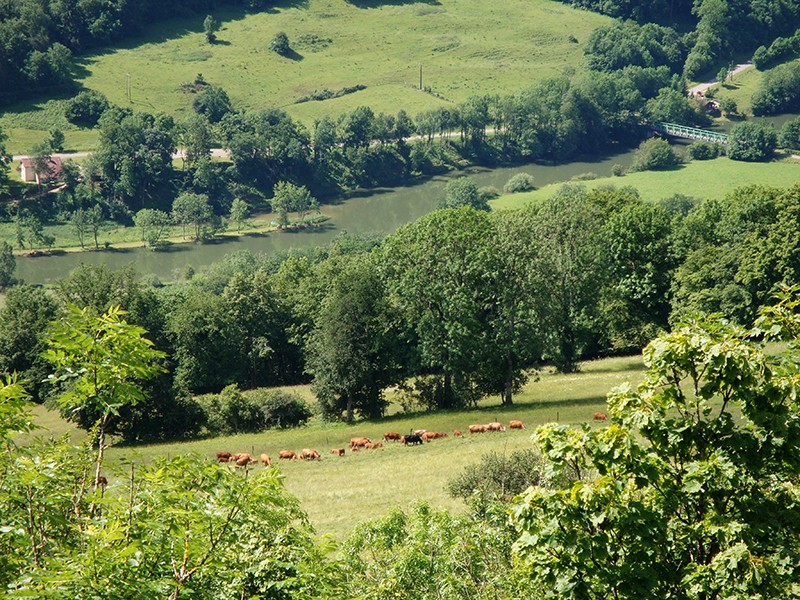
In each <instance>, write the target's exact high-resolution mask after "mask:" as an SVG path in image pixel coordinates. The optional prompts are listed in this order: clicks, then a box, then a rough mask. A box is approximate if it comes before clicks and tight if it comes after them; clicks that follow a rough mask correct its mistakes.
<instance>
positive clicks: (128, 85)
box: [125, 73, 131, 104]
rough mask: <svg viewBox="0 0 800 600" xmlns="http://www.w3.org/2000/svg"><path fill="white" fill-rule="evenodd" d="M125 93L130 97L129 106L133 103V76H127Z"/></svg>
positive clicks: (128, 74) (127, 74)
mask: <svg viewBox="0 0 800 600" xmlns="http://www.w3.org/2000/svg"><path fill="white" fill-rule="evenodd" d="M125 93H126V94H127V96H128V104H130V103H131V74H130V73H126V74H125Z"/></svg>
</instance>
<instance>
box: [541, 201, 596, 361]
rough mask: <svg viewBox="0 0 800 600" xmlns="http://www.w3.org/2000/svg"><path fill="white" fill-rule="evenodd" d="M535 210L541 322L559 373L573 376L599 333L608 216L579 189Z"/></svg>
mask: <svg viewBox="0 0 800 600" xmlns="http://www.w3.org/2000/svg"><path fill="white" fill-rule="evenodd" d="M534 210H535V212H536V216H535V219H533V221H532V224H531V227H532V229H533V235H534V243H535V245H536V256H537V261H536V265H535V267H534V268H535V269H537V270H538V271H539V273H540V274H541V275H540V277H541V279H540V281H541V282H542V284H543V289H542V292H541V295H540V298H541V300H542V302H541V303H540V304H539V306H540V308H539V311H540V312H539V315H540V317H539V318H540V319H541V322H542V323H544V324H546V327H544V328H543V329H544V331H543V334H544V335H545V337H544V340H543V342H544V350H545V355H546V356H547V357H548V358H550V359H551V360H552V361H553V362H554V363H555V365H556V367H557V368H558V369H559V370H560V371H562V372H571V371H574V370H576V369H577V367H578V359H579V357H580V356H581V354H582V353H583V352H584V350H585V349H586V348H587V347H590V346H591V345H592V343H594V342H593V336H594V335H596V333H595V332H596V331H597V329H596V327H595V321H596V319H597V309H598V302H599V299H600V293H601V290H602V288H603V286H604V285H605V279H606V273H607V269H606V266H605V261H606V253H605V252H604V248H603V244H602V242H601V237H600V234H601V232H602V226H603V223H605V220H606V215H605V214H604V213H605V211H604V210H603V207H602V206H601V205H600V203H598V202H593V201H592V199H591V198H590V197H589V195H588V194H587V192H586V190H585V188H583V187H581V186H575V185H565V186H563V187H562V188H561V189H560V190H559V192H557V193H556V194H554V195H553V196H552V197H550V198H549V199H548V200H547V201H545V202H544V203H542V204H541V205H540V206H538V207H536V208H535V209H534Z"/></svg>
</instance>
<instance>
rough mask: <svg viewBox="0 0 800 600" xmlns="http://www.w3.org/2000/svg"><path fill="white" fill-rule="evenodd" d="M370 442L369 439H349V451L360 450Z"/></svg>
mask: <svg viewBox="0 0 800 600" xmlns="http://www.w3.org/2000/svg"><path fill="white" fill-rule="evenodd" d="M371 441H372V440H371V439H369V438H365V437H354V438H350V449H351V450H352V449H353V448H361V447H363V446H366V445H367V444H368V443H370V442H371Z"/></svg>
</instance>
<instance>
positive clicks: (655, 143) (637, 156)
mask: <svg viewBox="0 0 800 600" xmlns="http://www.w3.org/2000/svg"><path fill="white" fill-rule="evenodd" d="M679 163H680V159H679V158H678V155H677V154H675V151H674V150H673V149H672V146H670V145H669V142H668V141H667V140H662V139H661V138H651V139H649V140H645V141H644V142H642V143H641V144H639V148H637V150H636V152H635V153H634V155H633V164H631V171H649V170H653V169H669V168H671V167H674V166H676V165H677V164H679Z"/></svg>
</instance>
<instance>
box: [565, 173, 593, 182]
mask: <svg viewBox="0 0 800 600" xmlns="http://www.w3.org/2000/svg"><path fill="white" fill-rule="evenodd" d="M599 177H600V176H599V175H598V174H597V173H595V172H594V171H587V172H586V173H578V174H577V175H573V176H572V177H570V178H569V180H570V181H594V180H595V179H597V178H599Z"/></svg>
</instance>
